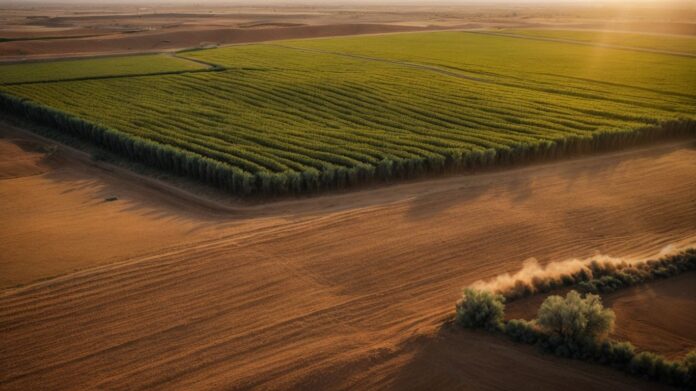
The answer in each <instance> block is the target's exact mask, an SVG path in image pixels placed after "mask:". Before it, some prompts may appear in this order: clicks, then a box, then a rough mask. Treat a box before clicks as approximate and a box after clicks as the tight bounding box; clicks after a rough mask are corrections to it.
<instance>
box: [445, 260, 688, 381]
mask: <svg viewBox="0 0 696 391" xmlns="http://www.w3.org/2000/svg"><path fill="white" fill-rule="evenodd" d="M694 270H696V249H689V250H686V251H684V252H682V253H680V254H677V255H673V256H670V257H665V258H662V259H659V260H652V261H648V262H645V263H637V264H628V263H619V264H616V263H610V262H593V263H591V264H590V265H588V266H587V267H585V268H583V269H581V270H579V271H578V272H576V273H573V274H567V275H562V276H558V277H549V278H538V279H536V280H534V281H533V282H532V283H520V284H517V285H515V286H514V287H512V288H509V289H507V290H506V291H504V292H489V291H484V290H475V289H472V288H467V289H465V290H464V295H463V297H462V298H461V300H459V301H458V302H457V305H456V317H455V322H456V323H457V324H458V325H460V326H462V327H465V328H474V329H475V328H483V329H486V330H489V331H492V332H500V333H503V334H505V335H507V336H509V337H510V338H511V339H513V340H514V341H517V342H524V343H528V344H533V345H537V346H539V347H540V348H542V349H543V350H544V351H547V352H550V353H553V354H555V355H557V356H561V357H567V358H575V359H581V360H585V361H591V362H596V363H599V364H603V365H609V366H612V367H614V368H617V369H619V370H622V371H625V372H627V373H630V374H633V375H636V376H641V377H644V378H647V379H650V380H655V381H659V382H661V383H665V384H669V385H674V386H679V387H696V350H692V351H691V352H689V353H688V354H687V355H686V356H685V357H684V358H683V359H682V360H679V361H669V360H667V359H665V358H664V357H662V356H660V355H657V354H655V353H652V352H638V351H637V350H636V348H635V347H634V346H633V345H632V344H631V343H630V342H618V341H614V340H610V339H608V338H607V335H608V334H609V332H610V331H611V330H612V329H613V326H614V318H615V316H614V313H613V311H611V310H610V309H605V308H604V307H603V305H602V302H601V299H600V297H599V296H597V295H595V294H592V293H586V295H585V296H584V297H583V296H582V295H581V294H580V293H579V292H577V291H575V290H571V291H570V292H569V293H568V294H567V296H566V297H565V298H563V297H561V296H556V295H552V296H549V297H547V298H546V299H545V301H544V302H543V303H542V304H541V306H540V307H539V311H538V314H537V318H536V319H535V320H533V321H526V320H521V319H513V320H510V321H507V322H506V321H505V320H504V319H505V304H504V303H505V302H506V299H505V298H506V297H509V298H510V299H509V300H507V301H508V302H509V301H511V300H515V299H517V298H519V297H522V296H524V295H526V294H529V293H531V292H536V293H539V292H547V291H549V290H551V289H556V288H559V287H562V286H575V287H576V288H577V289H578V290H580V291H584V292H613V291H614V290H616V289H619V288H622V287H627V286H631V285H636V284H640V283H645V282H648V281H652V280H655V279H661V278H667V277H672V276H675V275H677V274H681V273H684V272H689V271H694Z"/></svg>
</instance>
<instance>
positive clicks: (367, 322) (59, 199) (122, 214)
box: [0, 125, 696, 389]
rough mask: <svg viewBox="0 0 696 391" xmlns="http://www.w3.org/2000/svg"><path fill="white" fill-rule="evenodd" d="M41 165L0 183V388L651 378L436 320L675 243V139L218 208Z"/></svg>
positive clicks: (620, 383) (114, 172)
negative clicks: (484, 292) (532, 276)
mask: <svg viewBox="0 0 696 391" xmlns="http://www.w3.org/2000/svg"><path fill="white" fill-rule="evenodd" d="M2 134H4V135H5V136H6V137H5V139H2V140H1V141H2V143H1V144H0V145H3V146H2V148H3V151H10V150H11V151H14V152H12V153H13V154H14V155H13V156H15V157H16V158H17V160H16V161H17V162H18V163H17V164H20V163H19V162H20V160H19V159H24V158H25V156H26V157H27V158H28V157H30V156H33V154H34V153H35V152H31V151H29V152H27V151H26V150H25V149H24V148H22V147H20V146H18V141H17V140H22V139H25V140H34V141H33V142H36V141H35V138H33V137H31V136H29V135H27V134H26V133H22V132H21V131H18V130H17V129H13V128H11V127H10V126H7V125H3V126H2ZM19 144H21V142H19ZM13 145H14V146H13ZM23 151H24V152H23ZM10 161H15V160H14V159H13V160H10ZM2 170H3V173H4V172H6V171H5V170H7V172H13V171H14V172H18V171H20V169H19V168H18V167H16V166H13V165H12V164H10V165H9V166H3V168H2ZM41 170H44V171H43V173H40V172H34V173H35V174H37V175H29V174H26V175H23V176H22V175H18V174H13V175H7V174H5V179H2V180H0V201H1V202H0V216H2V219H3V221H2V222H3V223H2V224H1V225H0V276H2V277H1V278H2V281H1V282H0V283H1V284H2V285H3V286H4V287H6V288H7V287H10V286H13V285H16V284H25V285H24V286H21V287H16V288H7V289H5V290H3V291H0V334H1V335H2V336H3V337H2V338H1V339H0V367H2V368H3V370H2V371H1V372H0V388H2V389H36V388H44V389H63V388H71V389H86V388H107V389H121V388H148V389H152V388H155V389H156V388H160V389H192V388H206V389H209V388H224V389H229V388H232V387H251V386H263V387H268V388H278V387H282V388H293V387H294V388H300V387H302V388H332V389H333V388H348V387H354V388H366V387H368V386H372V387H386V386H398V387H399V388H427V387H428V385H430V384H435V385H438V386H441V387H443V388H450V387H457V386H461V387H465V386H466V387H469V388H473V389H482V388H488V389H490V388H507V387H509V386H510V385H512V384H515V385H516V387H517V386H519V387H526V388H529V389H532V388H543V387H555V386H559V387H560V386H561V385H564V387H565V388H570V389H588V388H596V387H600V386H601V387H607V386H608V385H610V386H611V387H612V388H616V389H636V388H637V387H638V388H639V387H648V386H654V385H645V384H643V383H641V382H640V380H636V379H632V378H628V377H626V376H624V375H622V374H620V373H617V372H613V371H611V370H609V369H606V368H601V367H596V366H591V365H585V364H581V363H578V362H574V361H566V360H555V359H553V358H551V357H549V356H545V355H540V354H539V353H537V352H536V351H534V349H527V348H526V347H523V346H519V347H518V346H517V345H512V344H509V343H507V342H505V341H500V340H498V339H491V338H488V337H486V336H483V335H479V334H469V333H463V332H462V333H459V332H454V331H447V330H442V329H441V324H442V321H443V319H445V318H446V317H447V316H448V315H450V314H451V313H452V311H453V305H454V302H455V301H456V299H457V297H458V295H459V293H460V289H461V287H463V286H465V285H467V284H469V283H471V282H473V281H475V280H478V279H481V278H488V277H492V276H495V275H497V274H500V273H503V272H511V271H515V270H516V269H518V268H519V267H520V265H521V262H522V260H524V259H526V258H528V257H532V256H533V257H536V258H537V259H539V260H540V261H541V262H549V261H554V260H559V259H565V258H569V257H585V256H589V255H592V254H593V253H594V252H595V251H601V252H603V253H607V254H611V255H617V256H630V255H636V256H637V255H648V254H653V253H656V252H657V251H659V250H660V249H661V248H662V247H664V246H665V245H667V244H671V243H677V244H685V243H694V241H695V240H696V226H694V224H693V221H696V197H695V194H694V189H696V149H694V147H693V144H692V143H678V144H669V145H662V146H655V147H651V148H649V149H641V150H633V151H627V152H624V153H618V154H612V155H602V156H593V157H591V158H586V159H577V160H570V161H564V162H559V163H555V164H547V165H537V166H530V167H526V168H521V169H515V170H506V171H501V172H497V173H487V174H479V175H469V176H456V177H451V178H444V179H438V180H430V181H419V182H413V183H406V184H399V185H394V186H388V187H384V188H377V189H371V190H364V191H359V192H351V193H345V194H337V195H328V196H323V197H317V198H309V199H299V200H291V201H285V202H279V203H274V204H267V205H258V206H244V205H229V206H227V207H225V208H221V207H217V206H216V204H214V203H211V202H205V203H204V202H198V201H196V199H195V197H193V196H187V197H182V196H181V195H180V194H177V192H176V191H175V190H171V189H170V188H163V187H162V186H161V185H158V184H157V182H156V181H152V180H143V179H141V178H139V177H137V176H134V175H131V174H128V173H125V172H123V171H122V170H120V169H115V168H113V167H110V166H107V165H104V164H96V163H93V162H90V161H89V160H88V159H86V158H85V157H84V156H82V155H80V154H76V153H73V152H71V151H69V150H67V149H66V148H61V150H60V151H58V152H57V153H55V154H54V155H53V158H52V161H51V162H50V164H48V165H42V166H41ZM30 173H31V172H30ZM163 189H165V190H166V191H164V190H163ZM111 195H116V196H117V197H118V200H117V201H113V202H105V198H106V197H108V196H111ZM76 269H80V270H79V271H77V272H74V270H76ZM56 275H60V276H59V277H56V278H50V279H46V280H44V281H38V282H32V281H37V280H40V279H45V278H48V277H51V276H56ZM627 308H628V307H627ZM568 379H572V381H570V382H569V381H568Z"/></svg>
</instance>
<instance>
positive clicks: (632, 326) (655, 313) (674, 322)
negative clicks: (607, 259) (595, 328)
mask: <svg viewBox="0 0 696 391" xmlns="http://www.w3.org/2000/svg"><path fill="white" fill-rule="evenodd" d="M568 290H569V289H563V290H559V291H558V292H553V294H559V295H561V296H563V295H565V293H566V292H567V291H568ZM547 296H548V295H535V296H532V297H528V298H524V299H521V300H517V301H514V302H511V303H509V304H508V305H507V306H506V313H505V316H506V318H507V319H527V320H531V319H533V318H534V317H535V316H536V313H537V310H538V309H539V306H540V305H541V303H542V302H543V301H544V299H545V298H546V297H547ZM695 297H696V273H686V274H684V275H681V276H677V277H673V278H669V279H665V280H658V281H654V282H651V283H648V284H643V285H637V286H635V287H631V288H627V289H622V290H619V291H617V292H614V293H611V294H607V295H603V297H602V299H603V301H604V305H605V306H606V307H608V308H611V309H612V310H613V311H614V313H615V314H616V325H615V330H614V332H613V333H612V334H611V335H610V337H611V338H613V339H616V340H619V341H630V342H631V343H632V344H633V345H635V346H636V347H637V348H638V349H640V350H647V351H651V352H655V353H659V354H662V355H664V356H666V357H668V358H670V359H677V358H680V357H682V356H684V355H685V354H686V353H688V352H689V351H690V350H692V349H694V348H696V329H695V328H694V327H693V325H694V324H695V323H696V300H694V298H695Z"/></svg>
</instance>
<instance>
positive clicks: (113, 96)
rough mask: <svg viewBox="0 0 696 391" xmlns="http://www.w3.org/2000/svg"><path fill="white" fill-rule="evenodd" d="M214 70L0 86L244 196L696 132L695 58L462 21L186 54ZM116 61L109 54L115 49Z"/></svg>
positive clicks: (117, 145) (146, 158) (34, 108)
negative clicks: (481, 29) (455, 28)
mask: <svg viewBox="0 0 696 391" xmlns="http://www.w3.org/2000/svg"><path fill="white" fill-rule="evenodd" d="M180 56H182V57H184V56H185V57H189V58H191V59H195V60H200V61H205V62H207V63H214V64H218V65H219V66H220V69H223V70H220V71H216V72H212V71H211V72H206V71H203V72H195V73H182V74H175V75H161V76H147V77H139V76H134V77H123V78H113V79H95V80H80V81H64V82H52V83H35V84H24V85H13V86H4V87H0V90H1V91H3V92H4V94H3V95H2V96H1V98H2V99H0V107H3V106H4V107H5V109H8V110H12V111H14V112H17V113H20V114H24V115H26V116H28V117H30V118H33V119H35V120H38V121H41V122H43V123H46V124H49V125H52V126H56V127H58V128H60V129H63V130H65V131H66V132H71V133H73V134H78V135H81V136H83V137H87V138H89V139H91V140H93V141H95V142H96V143H98V144H100V145H102V146H104V147H107V148H109V149H111V150H113V151H116V152H118V153H121V154H123V155H125V156H128V157H131V158H133V159H136V160H139V161H142V162H145V163H147V164H152V165H156V166H158V167H161V168H164V169H167V170H171V171H174V172H176V173H178V174H182V175H188V176H192V177H195V178H199V179H201V180H204V181H206V182H209V183H213V184H215V185H217V186H220V187H223V188H225V189H228V190H230V191H233V192H235V193H238V194H250V193H270V194H277V193H287V192H294V193H298V192H304V191H313V190H317V189H324V188H336V187H342V186H346V185H352V184H356V183H360V182H365V181H371V180H387V179H391V178H405V177H413V176H416V175H420V174H421V173H423V172H440V171H443V170H456V169H461V168H471V167H481V166H486V165H489V164H498V163H502V164H509V163H515V162H520V161H528V160H534V159H540V158H542V159H543V158H552V157H557V156H562V155H565V154H568V153H575V152H582V151H594V150H600V149H609V148H616V147H619V146H622V145H630V144H632V143H636V142H639V141H645V140H649V139H653V138H655V137H662V136H673V135H676V134H679V135H683V134H686V133H689V134H694V130H695V127H694V124H695V121H696V110H694V107H696V92H694V91H696V73H695V72H694V71H693V70H694V69H696V66H695V65H696V59H692V58H688V57H683V56H672V55H665V54H655V53H645V52H634V51H626V50H617V49H609V48H599V47H589V46H583V45H574V44H566V43H558V42H548V41H538V40H528V39H521V38H512V37H501V36H494V35H485V34H477V33H466V32H438V33H418V34H396V35H384V36H363V37H347V38H330V39H315V40H297V41H279V42H276V43H271V44H254V45H239V46H231V47H226V48H218V49H209V50H201V51H193V52H186V53H181V54H180ZM105 61H106V60H105Z"/></svg>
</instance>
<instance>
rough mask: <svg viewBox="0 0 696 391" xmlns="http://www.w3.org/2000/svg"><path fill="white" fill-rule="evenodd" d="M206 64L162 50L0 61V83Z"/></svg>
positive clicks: (181, 69)
mask: <svg viewBox="0 0 696 391" xmlns="http://www.w3.org/2000/svg"><path fill="white" fill-rule="evenodd" d="M207 68H208V66H207V65H204V64H201V63H197V62H193V61H189V60H187V59H182V58H177V57H174V56H170V55H166V54H145V55H133V56H120V57H99V58H89V59H70V60H60V61H41V62H28V63H15V64H7V65H0V85H17V84H27V83H41V82H55V81H65V80H89V79H98V78H113V77H124V76H138V75H157V74H170V73H181V72H190V71H203V70H206V69H207Z"/></svg>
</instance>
